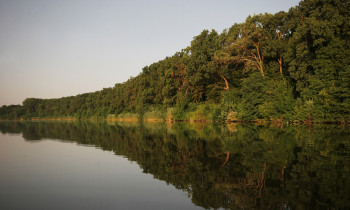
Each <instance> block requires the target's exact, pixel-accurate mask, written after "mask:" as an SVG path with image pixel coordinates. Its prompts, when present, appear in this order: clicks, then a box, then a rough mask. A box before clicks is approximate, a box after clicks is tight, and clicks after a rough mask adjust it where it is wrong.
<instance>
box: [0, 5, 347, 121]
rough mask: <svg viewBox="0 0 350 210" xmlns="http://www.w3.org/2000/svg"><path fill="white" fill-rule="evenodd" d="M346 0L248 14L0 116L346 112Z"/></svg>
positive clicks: (288, 117) (238, 117)
mask: <svg viewBox="0 0 350 210" xmlns="http://www.w3.org/2000/svg"><path fill="white" fill-rule="evenodd" d="M349 13H350V1H349V0H303V1H301V2H300V3H299V5H298V6H296V7H292V8H290V9H289V11H288V12H284V11H281V12H278V13H276V14H269V13H265V14H258V15H253V16H249V17H247V18H246V20H245V22H243V23H235V24H234V25H232V26H231V27H230V28H228V29H226V30H224V31H223V32H222V33H218V32H216V31H215V30H203V31H202V32H201V33H200V34H199V35H197V36H195V37H194V38H193V40H192V41H191V43H190V45H189V46H188V47H186V48H184V49H182V50H181V51H179V52H177V53H175V54H174V55H172V56H169V57H166V58H165V59H163V60H160V61H158V62H155V63H153V64H151V65H149V66H145V67H144V68H143V69H142V72H141V73H140V74H139V75H138V76H136V77H132V78H130V79H129V80H128V81H126V82H124V83H118V84H115V86H114V87H110V88H105V89H103V90H100V91H96V92H93V93H84V94H80V95H77V96H70V97H63V98H57V99H39V98H27V99H25V100H24V101H23V104H22V105H9V106H5V105H4V106H2V107H1V108H0V119H15V120H17V119H35V118H74V119H92V118H98V119H116V118H138V119H162V120H194V121H257V120H259V121H275V122H304V123H308V122H343V123H345V122H350V49H349V48H350V43H349V40H350V30H349V29H350V16H349Z"/></svg>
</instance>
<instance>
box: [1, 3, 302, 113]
mask: <svg viewBox="0 0 350 210" xmlns="http://www.w3.org/2000/svg"><path fill="white" fill-rule="evenodd" d="M298 2H299V0H244V1H242V0H240V1H239V0H59V1H58V0H0V106H2V105H10V104H22V102H23V101H24V99H26V98H60V97H65V96H73V95H78V94H82V93H87V92H94V91H98V90H102V89H103V88H108V87H113V86H114V85H115V84H116V83H123V82H125V81H127V80H128V79H129V78H130V77H135V76H137V75H138V74H139V73H140V72H141V71H142V68H143V67H144V66H148V65H150V64H152V63H154V62H157V61H159V60H162V59H164V58H165V57H166V56H172V55H173V54H174V53H175V52H178V51H181V49H183V48H186V47H187V46H189V45H190V43H191V41H192V39H193V37H194V36H197V35H199V34H200V33H201V31H203V30H204V29H208V30H211V29H215V30H216V31H218V32H219V33H221V32H222V31H223V30H224V29H227V28H229V27H231V26H232V25H233V24H234V23H241V22H244V20H245V19H246V18H247V17H248V16H249V15H254V14H259V13H265V12H268V13H276V12H279V11H282V10H283V11H288V9H289V8H291V7H294V6H296V5H297V4H298Z"/></svg>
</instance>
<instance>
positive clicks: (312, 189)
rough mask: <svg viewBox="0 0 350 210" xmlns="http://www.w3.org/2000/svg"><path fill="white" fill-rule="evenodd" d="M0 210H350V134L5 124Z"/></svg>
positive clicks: (318, 128)
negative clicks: (212, 209)
mask: <svg viewBox="0 0 350 210" xmlns="http://www.w3.org/2000/svg"><path fill="white" fill-rule="evenodd" d="M0 131H1V134H0V209H201V208H215V209H217V208H226V209H237V208H244V209H324V208H326V209H327V208H338V209H350V127H349V126H336V125H315V126H313V127H306V126H288V127H276V126H270V125H264V126H258V125H251V124H239V125H234V124H232V125H205V124H186V123H175V124H166V123H157V124H155V123H143V124H141V123H110V124H107V123H89V122H74V123H68V122H32V123H29V122H17V123H14V122H0Z"/></svg>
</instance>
